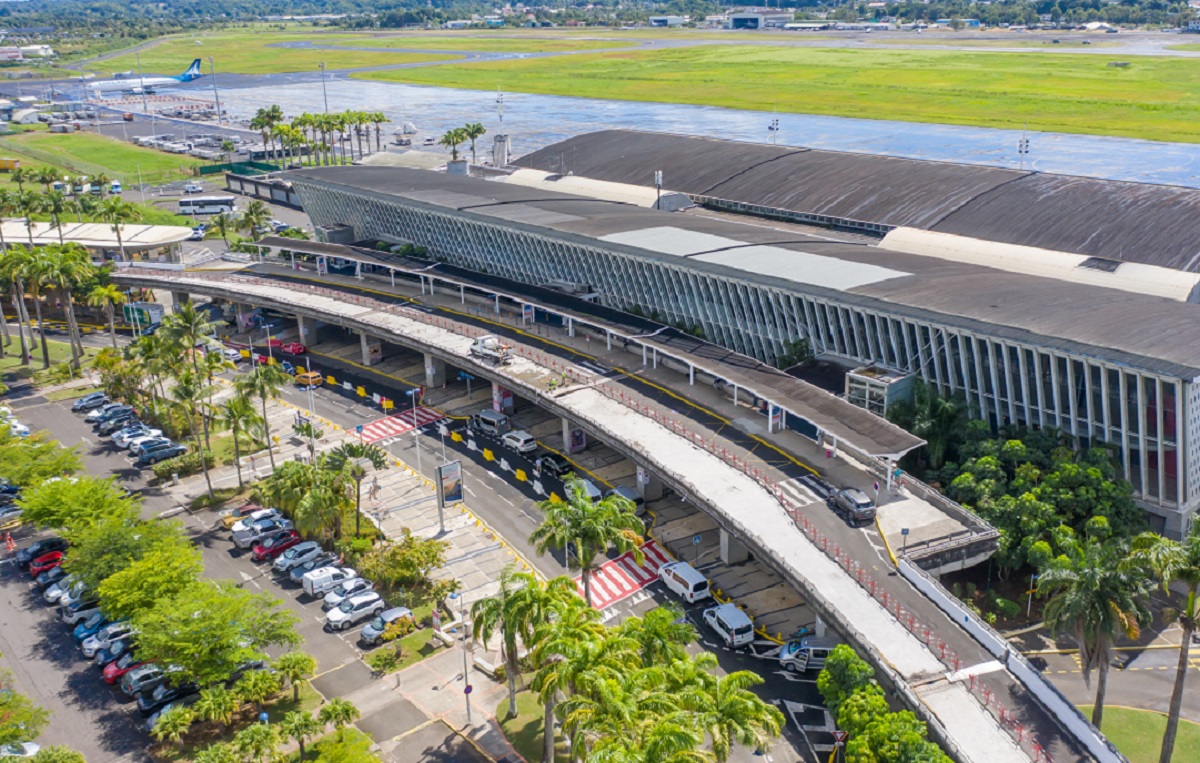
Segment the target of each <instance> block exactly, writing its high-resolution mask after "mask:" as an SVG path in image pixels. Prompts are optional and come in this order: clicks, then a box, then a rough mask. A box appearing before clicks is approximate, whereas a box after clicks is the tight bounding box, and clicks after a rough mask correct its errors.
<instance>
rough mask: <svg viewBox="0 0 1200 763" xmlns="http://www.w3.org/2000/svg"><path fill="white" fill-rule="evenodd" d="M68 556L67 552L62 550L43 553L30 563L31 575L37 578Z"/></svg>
mask: <svg viewBox="0 0 1200 763" xmlns="http://www.w3.org/2000/svg"><path fill="white" fill-rule="evenodd" d="M66 558H67V555H66V553H64V552H62V551H51V552H49V553H46V554H42V555H41V556H39V557H38V558H37V559H34V560H33V561H32V562H30V563H29V576H30V577H33V578H36V577H37V576H38V575H41V574H42V573H43V572H45V571H46V570H52V569H54V568H55V567H57V566H58V565H60V564H62V563H63V559H66Z"/></svg>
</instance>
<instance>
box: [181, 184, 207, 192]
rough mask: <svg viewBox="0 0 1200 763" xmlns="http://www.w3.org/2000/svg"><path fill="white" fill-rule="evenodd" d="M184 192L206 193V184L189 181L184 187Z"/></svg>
mask: <svg viewBox="0 0 1200 763" xmlns="http://www.w3.org/2000/svg"><path fill="white" fill-rule="evenodd" d="M183 192H184V193H204V186H202V185H200V184H199V183H188V184H187V185H185V186H184V187H183Z"/></svg>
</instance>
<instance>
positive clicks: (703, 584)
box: [658, 562, 712, 604]
mask: <svg viewBox="0 0 1200 763" xmlns="http://www.w3.org/2000/svg"><path fill="white" fill-rule="evenodd" d="M658 579H659V580H661V581H662V582H663V584H664V585H666V587H667V588H668V589H670V590H672V591H674V592H675V593H677V594H679V596H680V598H682V599H683V600H684V601H686V602H687V603H688V604H695V603H696V602H698V601H700V600H701V599H708V598H711V597H712V591H710V590H709V587H708V580H707V579H706V578H705V577H704V576H703V575H701V574H700V573H699V572H696V568H694V567H692V565H690V564H688V563H687V562H671V563H670V564H664V565H663V566H662V567H659V569H658Z"/></svg>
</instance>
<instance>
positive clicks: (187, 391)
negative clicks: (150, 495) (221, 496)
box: [171, 369, 215, 498]
mask: <svg viewBox="0 0 1200 763" xmlns="http://www.w3.org/2000/svg"><path fill="white" fill-rule="evenodd" d="M208 394H209V390H208V389H206V388H205V386H204V382H203V380H202V379H201V378H200V376H199V375H198V374H196V373H194V372H193V371H191V370H188V369H184V370H183V372H181V373H180V374H179V376H178V378H177V379H176V381H175V386H174V387H172V388H171V396H172V397H174V398H175V400H176V402H178V403H179V404H180V405H182V406H183V409H184V410H185V411H186V412H187V417H188V425H189V428H190V429H191V430H192V440H193V441H194V444H195V447H196V450H198V451H200V466H201V468H202V469H203V470H204V481H205V482H206V483H207V484H208V497H209V498H214V497H215V494H214V493H213V486H212V476H211V475H209V473H208V454H207V453H206V450H207V448H206V447H205V446H204V443H203V442H201V440H200V432H201V431H202V430H201V427H203V432H204V436H205V438H207V437H208V419H207V418H206V417H205V416H204V411H203V408H204V401H205V400H207V399H208Z"/></svg>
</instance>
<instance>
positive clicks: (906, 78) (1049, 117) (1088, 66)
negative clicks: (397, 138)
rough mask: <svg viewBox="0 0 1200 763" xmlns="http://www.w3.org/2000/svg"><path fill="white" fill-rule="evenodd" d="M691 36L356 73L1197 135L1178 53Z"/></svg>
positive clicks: (1193, 80) (1154, 135)
mask: <svg viewBox="0 0 1200 763" xmlns="http://www.w3.org/2000/svg"><path fill="white" fill-rule="evenodd" d="M1132 60H1133V64H1132V65H1131V66H1128V67H1123V68H1118V67H1110V66H1108V65H1107V64H1108V62H1109V59H1108V58H1107V57H1106V56H1062V55H1055V54H1052V53H1033V52H1030V53H994V52H983V51H981V52H963V51H939V50H849V49H835V48H783V47H777V46H698V47H689V48H671V49H664V50H655V51H627V52H625V51H623V52H616V53H603V54H581V55H577V56H569V57H562V58H546V59H521V60H515V61H488V62H478V63H464V64H452V65H445V66H434V67H424V68H418V69H403V70H392V71H382V72H363V73H359V74H356V75H352V76H356V77H361V78H369V79H376V80H383V81H389V82H411V83H415V84H425V85H441V86H445V87H457V88H481V87H491V86H492V83H495V82H503V83H504V88H505V90H510V91H520V92H531V93H546V94H553V95H573V96H581V97H587V98H611V99H619V100H631V101H657V102H666V103H688V104H703V105H712V106H724V107H728V108H734V109H755V110H766V111H769V110H771V109H772V108H774V107H776V106H777V107H778V108H779V110H780V111H791V112H799V113H809V114H829V115H836V116H850V117H862V118H869V119H891V120H905V121H912V122H930V123H940V124H969V125H981V126H987V127H1008V128H1022V127H1024V126H1026V125H1028V127H1029V128H1030V129H1032V130H1053V131H1059V132H1070V133H1089V134H1096V135H1120V136H1126V137H1134V138H1145V139H1150V140H1166V141H1185V142H1200V66H1196V64H1195V62H1194V61H1190V60H1187V59H1184V58H1167V57H1132Z"/></svg>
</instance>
